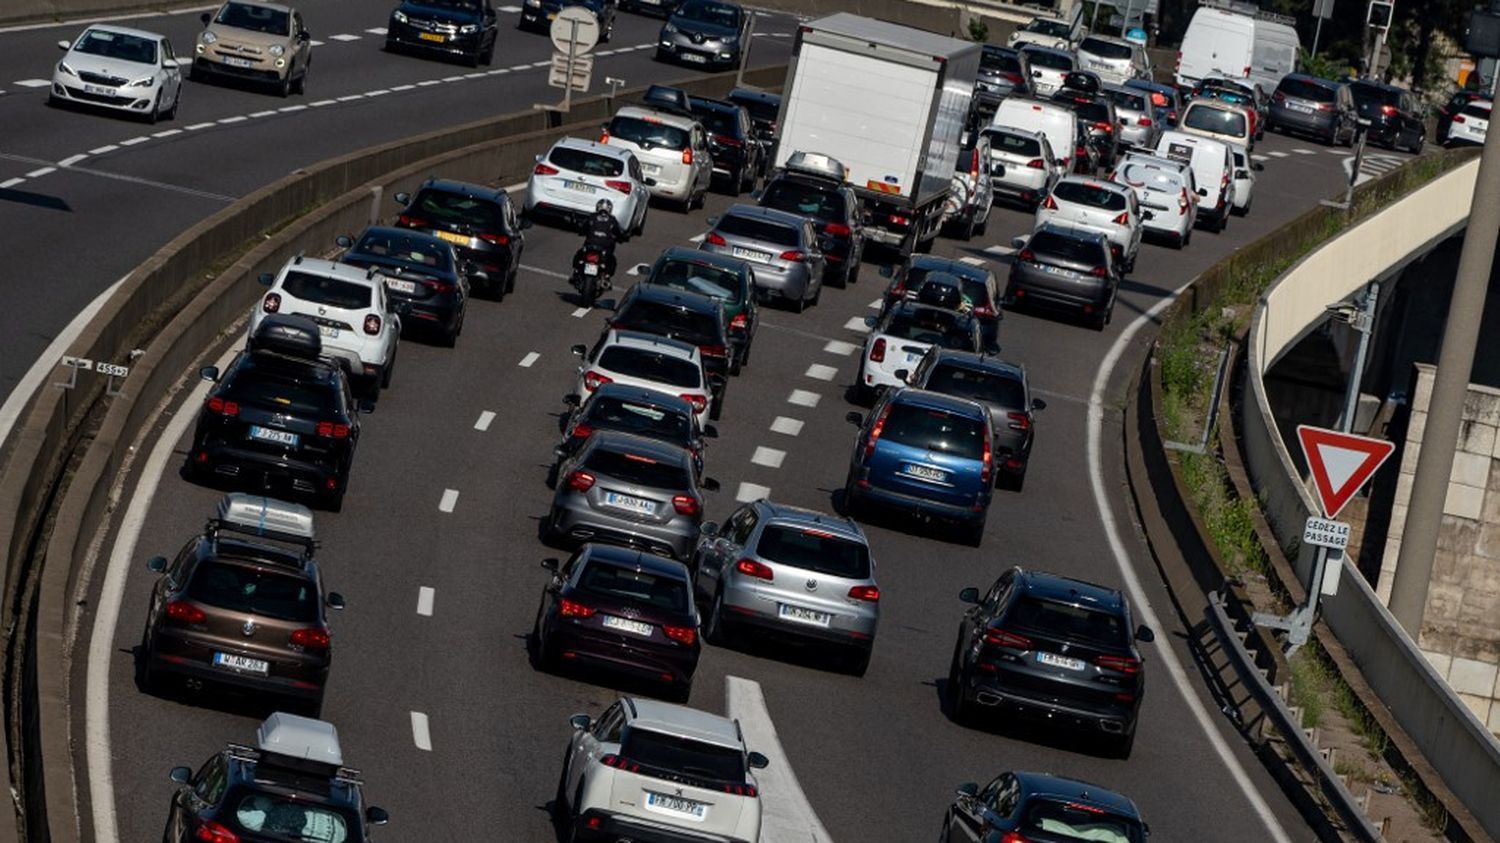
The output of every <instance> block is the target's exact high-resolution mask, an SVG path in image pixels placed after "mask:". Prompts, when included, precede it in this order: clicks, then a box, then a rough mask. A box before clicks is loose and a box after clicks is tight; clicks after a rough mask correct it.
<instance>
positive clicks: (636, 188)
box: [523, 138, 655, 240]
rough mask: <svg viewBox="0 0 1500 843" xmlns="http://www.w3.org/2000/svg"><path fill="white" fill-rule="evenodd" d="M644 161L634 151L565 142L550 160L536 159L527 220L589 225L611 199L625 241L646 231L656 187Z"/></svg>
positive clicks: (553, 150)
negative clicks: (550, 219) (648, 208)
mask: <svg viewBox="0 0 1500 843" xmlns="http://www.w3.org/2000/svg"><path fill="white" fill-rule="evenodd" d="M654 181H655V179H651V178H647V177H646V175H645V174H644V172H643V171H642V170H641V162H640V161H638V160H636V157H635V154H634V153H632V152H631V151H630V150H628V149H620V148H618V147H613V146H606V145H605V144H602V143H595V142H594V141H591V140H583V139H582V138H563V139H562V140H560V141H558V142H557V143H555V144H553V145H552V148H551V149H550V150H548V151H547V154H545V155H538V156H537V157H536V166H535V167H533V168H531V177H530V178H529V179H527V181H526V202H525V204H524V205H523V208H524V210H525V213H526V216H528V217H531V218H536V217H540V216H547V217H553V218H556V219H562V220H564V221H566V222H567V223H568V224H570V225H575V226H583V225H586V224H587V223H588V221H589V218H590V217H592V216H593V215H594V213H595V212H596V210H597V208H598V206H599V200H601V199H608V200H609V202H610V205H611V206H612V210H611V212H610V213H612V214H613V215H614V218H615V224H616V225H618V226H619V227H620V231H622V232H624V238H623V239H625V240H629V239H630V238H631V237H632V236H634V235H637V234H640V233H641V231H642V230H644V229H645V227H646V206H647V205H648V204H649V203H650V201H651V192H650V187H651V183H652V182H654Z"/></svg>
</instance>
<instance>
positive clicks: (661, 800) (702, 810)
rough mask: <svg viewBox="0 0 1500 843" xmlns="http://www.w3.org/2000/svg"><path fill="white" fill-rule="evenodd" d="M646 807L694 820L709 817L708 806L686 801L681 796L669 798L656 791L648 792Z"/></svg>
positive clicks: (690, 800) (689, 800)
mask: <svg viewBox="0 0 1500 843" xmlns="http://www.w3.org/2000/svg"><path fill="white" fill-rule="evenodd" d="M646 807H647V808H648V809H649V810H652V811H658V812H660V813H663V814H676V815H677V816H680V817H688V818H691V819H694V820H702V819H703V818H704V817H706V816H708V806H707V805H705V804H703V803H702V802H697V801H694V800H692V799H684V798H682V797H681V796H669V795H667V794H665V793H657V792H656V791H654V790H648V791H646Z"/></svg>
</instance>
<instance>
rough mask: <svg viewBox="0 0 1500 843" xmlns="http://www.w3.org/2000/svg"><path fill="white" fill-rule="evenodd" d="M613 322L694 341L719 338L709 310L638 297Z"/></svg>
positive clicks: (717, 327) (698, 342) (714, 341)
mask: <svg viewBox="0 0 1500 843" xmlns="http://www.w3.org/2000/svg"><path fill="white" fill-rule="evenodd" d="M613 324H614V325H616V326H617V327H620V328H628V329H630V330H633V331H641V332H643V333H647V334H660V335H662V336H664V337H671V338H672V339H677V340H682V341H683V342H690V343H692V344H694V345H705V344H713V343H718V342H719V341H720V340H721V339H723V338H722V337H721V336H720V335H719V323H718V321H717V320H716V319H714V317H713V315H712V314H709V313H703V312H702V311H697V310H689V309H687V308H685V307H674V306H672V305H669V304H663V303H661V302H654V301H644V300H642V299H636V300H635V301H633V302H631V303H630V304H629V305H627V306H626V307H625V310H624V311H622V312H621V313H619V314H617V315H616V316H615V318H614V320H613Z"/></svg>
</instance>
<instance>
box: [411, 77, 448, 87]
mask: <svg viewBox="0 0 1500 843" xmlns="http://www.w3.org/2000/svg"><path fill="white" fill-rule="evenodd" d="M441 84H443V80H441V79H423V80H422V81H421V82H418V83H417V87H418V88H430V87H432V86H433V85H441Z"/></svg>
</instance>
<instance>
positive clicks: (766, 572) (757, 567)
mask: <svg viewBox="0 0 1500 843" xmlns="http://www.w3.org/2000/svg"><path fill="white" fill-rule="evenodd" d="M734 569H735V570H736V571H739V572H740V573H742V574H744V575H745V576H747V577H755V578H756V579H758V580H765V581H766V582H771V581H773V580H775V579H776V575H775V574H773V573H771V566H770V565H767V564H766V563H764V562H757V561H756V560H754V559H741V560H740V561H738V562H736V563H734Z"/></svg>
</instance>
